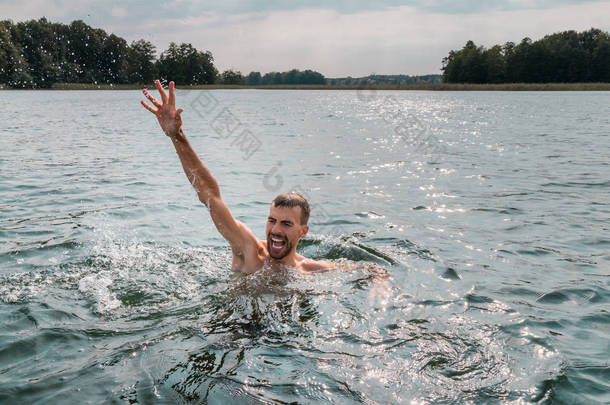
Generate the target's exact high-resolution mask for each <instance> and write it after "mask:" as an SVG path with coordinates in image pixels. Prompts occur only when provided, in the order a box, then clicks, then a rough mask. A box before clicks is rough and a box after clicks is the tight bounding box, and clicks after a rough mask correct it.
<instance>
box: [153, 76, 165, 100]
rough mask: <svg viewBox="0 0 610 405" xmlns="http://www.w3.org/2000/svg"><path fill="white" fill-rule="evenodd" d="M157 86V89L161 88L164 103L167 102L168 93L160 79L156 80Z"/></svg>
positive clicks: (160, 92)
mask: <svg viewBox="0 0 610 405" xmlns="http://www.w3.org/2000/svg"><path fill="white" fill-rule="evenodd" d="M155 86H157V90H159V94H161V101H163V104H165V103H167V93H166V92H165V90H164V89H163V86H161V82H160V81H159V80H155Z"/></svg>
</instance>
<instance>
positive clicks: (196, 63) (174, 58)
mask: <svg viewBox="0 0 610 405" xmlns="http://www.w3.org/2000/svg"><path fill="white" fill-rule="evenodd" d="M213 62H214V58H213V57H212V54H211V53H210V52H209V51H206V52H201V51H198V50H197V49H195V48H194V47H193V46H192V45H191V44H185V43H183V44H180V45H176V44H175V43H173V42H172V43H170V45H169V48H168V49H167V50H166V51H164V52H163V53H161V56H160V58H159V62H158V69H159V74H160V75H161V77H162V78H164V79H166V80H173V81H174V82H176V84H181V85H187V84H212V83H214V82H215V81H216V77H217V76H218V70H216V67H215V66H214V63H213Z"/></svg>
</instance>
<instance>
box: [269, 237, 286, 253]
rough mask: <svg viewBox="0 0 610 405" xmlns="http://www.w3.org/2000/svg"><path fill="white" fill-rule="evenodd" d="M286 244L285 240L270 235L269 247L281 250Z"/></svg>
mask: <svg viewBox="0 0 610 405" xmlns="http://www.w3.org/2000/svg"><path fill="white" fill-rule="evenodd" d="M284 246H286V240H285V239H282V238H277V237H274V236H272V237H271V248H272V249H274V250H282V249H284Z"/></svg>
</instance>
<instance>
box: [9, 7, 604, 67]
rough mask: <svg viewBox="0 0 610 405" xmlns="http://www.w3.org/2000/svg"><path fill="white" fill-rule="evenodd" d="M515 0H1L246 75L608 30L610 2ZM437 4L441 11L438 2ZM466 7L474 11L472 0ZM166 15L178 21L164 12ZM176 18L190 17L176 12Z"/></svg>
mask: <svg viewBox="0 0 610 405" xmlns="http://www.w3.org/2000/svg"><path fill="white" fill-rule="evenodd" d="M510 1H511V2H512V3H513V4H512V6H514V7H525V8H523V9H518V10H514V9H512V10H508V9H506V8H504V9H502V8H498V7H496V8H495V9H493V10H489V11H484V12H478V13H477V12H472V10H470V9H469V10H468V12H464V13H463V14H449V13H447V12H444V11H443V12H441V11H431V10H433V9H434V10H439V9H444V7H441V6H442V5H443V4H445V3H447V4H449V2H446V1H444V0H443V1H441V0H436V1H435V2H427V3H426V4H427V5H428V7H427V9H426V10H427V11H426V10H424V9H422V8H421V7H420V6H401V7H394V8H379V9H377V10H361V11H353V12H350V13H344V12H340V11H337V10H336V9H332V8H330V7H324V8H310V9H294V10H279V11H265V12H257V13H251V12H248V13H241V14H230V13H229V14H224V13H222V12H220V11H219V12H215V11H213V10H214V9H213V8H210V9H209V10H207V11H206V12H205V13H202V12H200V11H199V12H196V11H195V9H194V7H195V5H194V4H195V3H194V2H193V1H192V0H169V1H167V2H165V3H163V4H164V6H157V3H156V2H155V1H154V0H152V1H151V5H150V7H149V6H142V7H140V6H137V5H133V6H129V7H123V4H124V3H118V2H117V3H115V4H114V5H107V4H108V2H106V1H102V0H83V1H79V2H75V1H70V0H55V1H54V2H47V1H46V0H29V1H27V2H25V3H22V4H17V3H16V2H14V1H5V0H0V7H1V9H2V15H3V16H6V17H4V18H12V19H13V20H15V21H20V20H24V19H30V18H40V17H42V16H43V15H44V16H46V17H47V18H48V19H49V20H51V21H62V22H66V23H69V22H70V21H71V20H72V19H77V18H80V19H83V20H84V21H85V22H86V23H88V24H90V25H92V26H94V27H96V28H103V29H105V30H106V31H107V32H109V33H110V32H112V33H115V34H117V35H120V36H122V37H124V38H125V39H127V40H128V42H131V41H132V40H136V39H140V38H143V39H146V40H149V41H151V42H153V43H154V44H155V45H156V46H157V47H158V49H159V50H160V51H161V50H163V49H166V48H167V46H168V44H169V43H170V42H178V43H180V42H190V43H192V44H193V45H194V46H195V47H197V48H198V49H200V50H210V51H211V52H212V53H213V54H214V58H215V62H216V65H217V66H218V68H219V69H220V70H224V69H227V68H233V69H237V70H241V71H242V72H244V73H247V72H249V71H252V70H258V71H261V72H268V71H272V70H280V71H281V70H286V69H290V68H299V69H307V68H311V69H315V70H318V71H320V72H322V73H324V74H325V75H326V76H328V77H336V76H346V75H352V76H361V75H366V74H370V73H373V72H374V73H379V74H383V73H407V74H425V73H438V72H439V69H440V67H441V61H442V58H443V57H445V56H446V55H447V53H448V52H449V50H451V49H459V48H461V47H462V46H463V45H464V43H465V42H466V41H467V40H469V39H472V40H474V41H475V42H476V43H477V44H480V45H485V46H491V45H494V44H496V43H504V42H506V41H514V42H518V41H520V40H521V39H522V38H523V37H526V36H528V37H531V38H533V39H537V38H540V37H541V36H543V35H545V34H549V33H553V32H557V31H563V30H568V29H574V30H579V31H581V30H585V29H588V28H591V27H596V28H601V29H603V30H610V20H608V18H607V16H608V15H610V1H600V2H584V3H580V4H572V5H569V4H564V5H556V6H553V7H547V8H533V7H527V6H528V5H531V4H530V1H531V0H510ZM420 3H421V2H415V3H413V4H420ZM437 3H438V4H437ZM496 3H498V2H496ZM499 3H501V2H499ZM210 4H211V3H210ZM317 4H322V2H321V1H318V2H317ZM434 4H437V6H438V7H436V8H434V7H432V6H434ZM460 4H462V6H461V8H463V9H467V8H468V7H466V6H467V3H460ZM200 9H201V8H199V10H200ZM143 13H144V14H143ZM168 14H171V15H172V16H174V18H166V16H167V15H168ZM178 15H184V17H181V18H175V16H178Z"/></svg>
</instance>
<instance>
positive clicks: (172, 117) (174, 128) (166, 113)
mask: <svg viewBox="0 0 610 405" xmlns="http://www.w3.org/2000/svg"><path fill="white" fill-rule="evenodd" d="M155 86H156V87H157V90H159V94H160V95H161V101H162V102H161V103H160V102H159V100H157V99H156V98H154V97H153V95H152V94H150V93H149V92H148V90H146V89H142V92H143V93H144V95H145V96H146V98H147V99H148V100H150V102H151V103H152V104H153V106H155V107H156V108H154V107H151V106H150V105H148V103H146V101H144V100H142V101H140V103H142V105H143V106H144V108H146V109H147V110H148V111H150V112H151V113H153V114H155V116H156V117H157V120H158V121H159V125H160V126H161V129H162V130H163V132H165V135H167V136H169V137H170V138H172V139H174V138H178V137H180V136H181V127H182V118H181V117H180V114H181V113H182V111H183V110H182V108H178V109H177V110H176V92H175V89H174V82H169V97H168V96H167V93H166V92H165V90H164V89H163V86H161V82H160V81H159V80H155Z"/></svg>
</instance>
